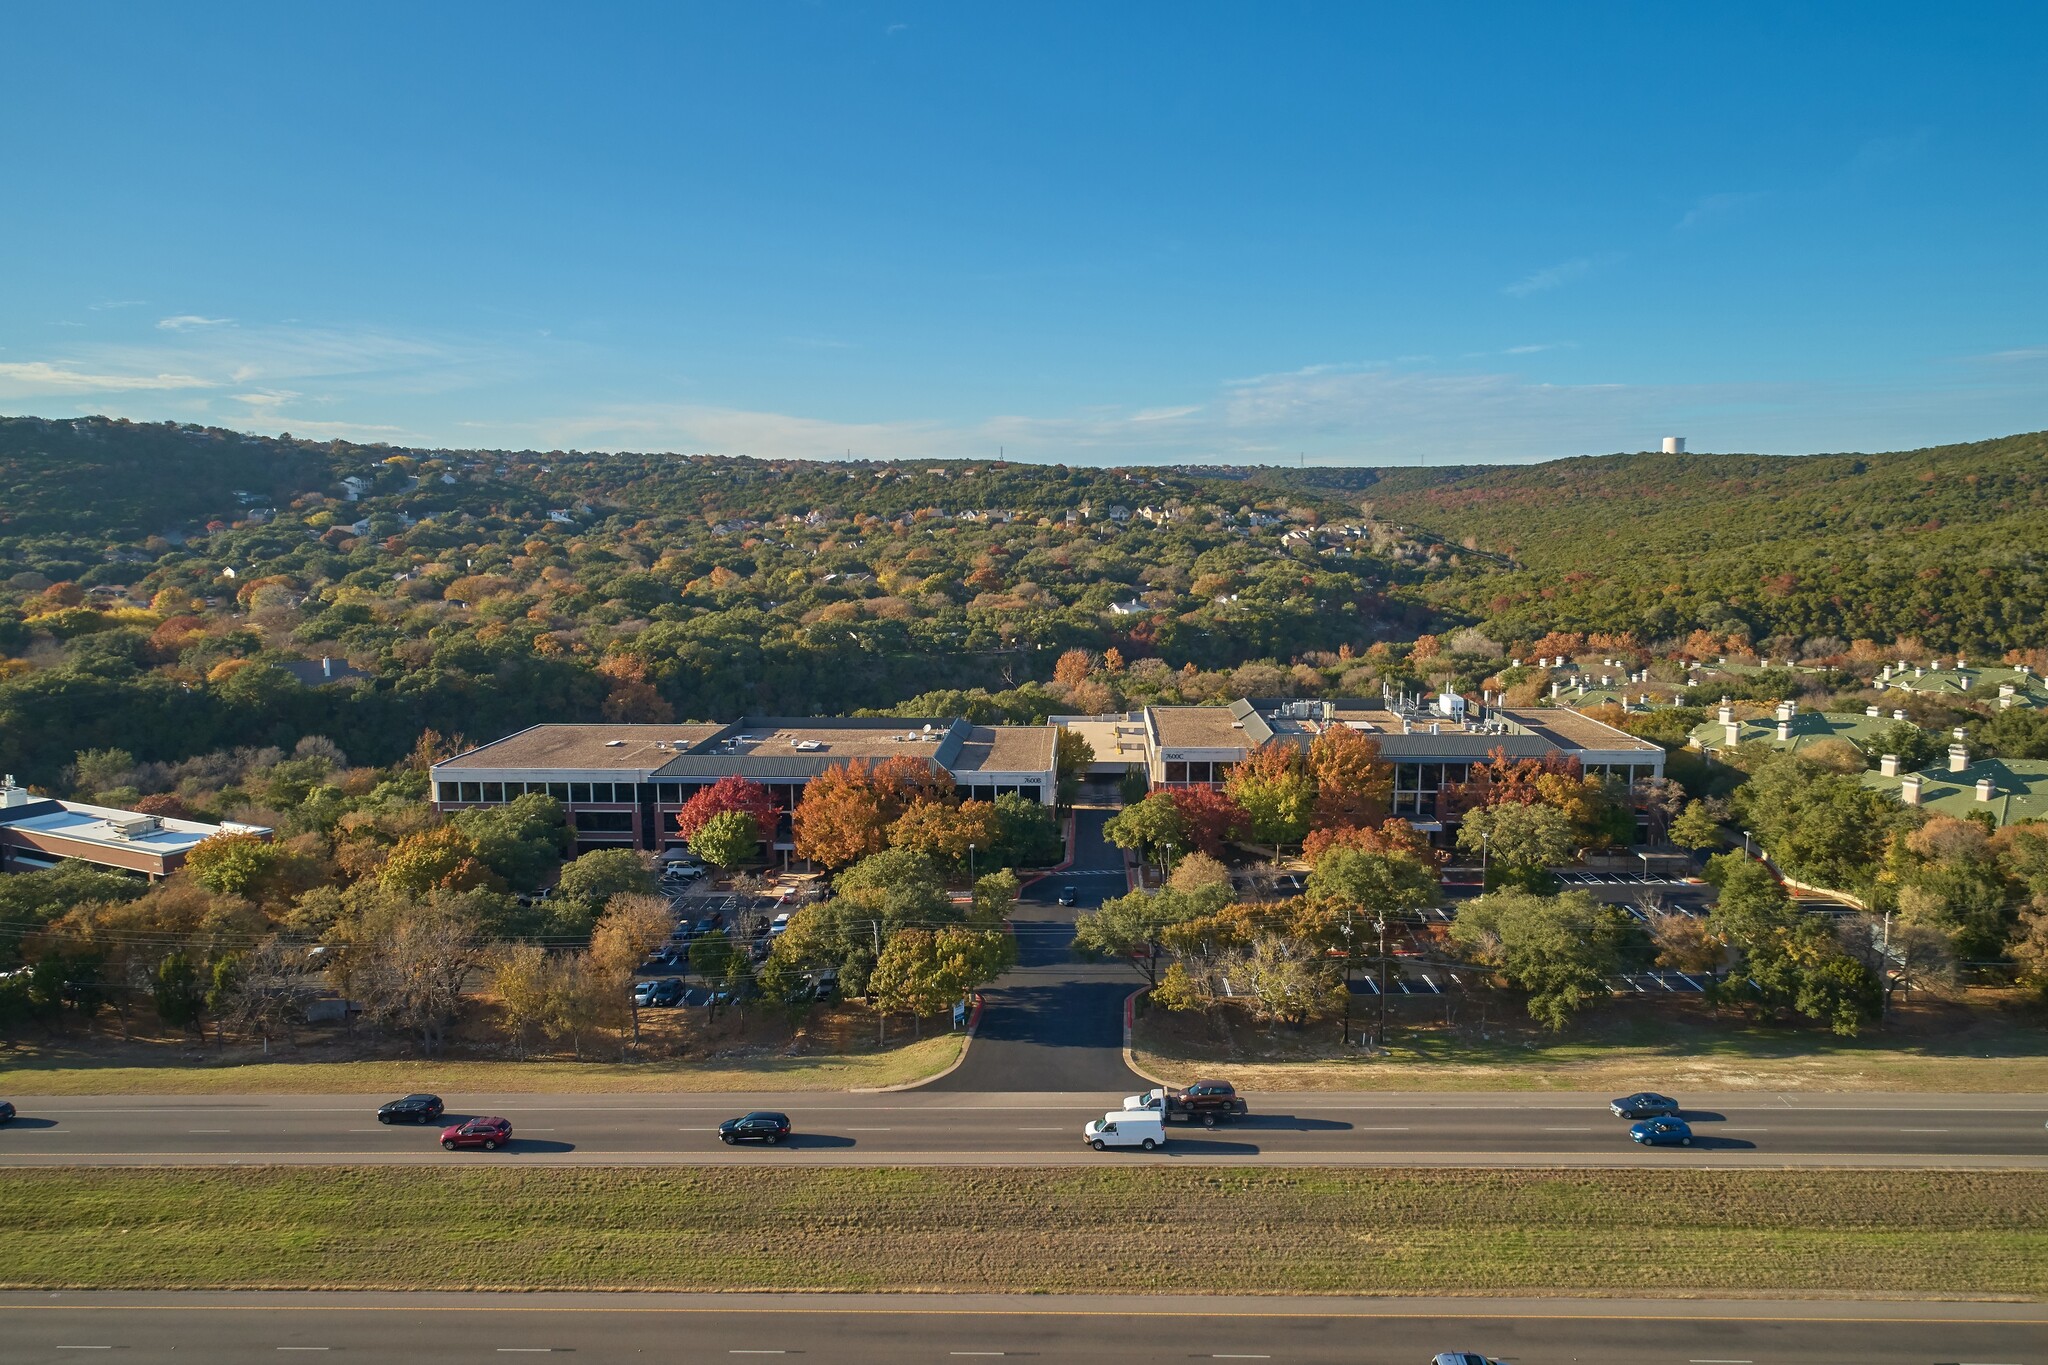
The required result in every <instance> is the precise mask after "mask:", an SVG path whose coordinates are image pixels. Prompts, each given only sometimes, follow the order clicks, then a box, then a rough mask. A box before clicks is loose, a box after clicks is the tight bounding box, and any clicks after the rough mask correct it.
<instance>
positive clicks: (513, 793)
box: [437, 764, 1226, 828]
mask: <svg viewBox="0 0 2048 1365" xmlns="http://www.w3.org/2000/svg"><path fill="white" fill-rule="evenodd" d="M1217 766H1218V767H1223V766H1226V765H1224V764H1218V765H1217ZM706 785H708V784H706V783H698V782H642V783H639V784H637V785H636V784H634V783H631V782H443V783H441V784H440V785H439V796H438V797H437V799H438V800H440V801H442V802H443V803H445V804H447V805H462V806H494V805H498V804H500V803H502V802H506V801H517V800H518V799H519V798H520V797H521V796H523V795H525V794H526V793H527V792H539V793H542V794H543V795H547V796H552V797H554V798H555V800H557V801H562V802H566V803H567V804H569V805H572V806H585V805H597V806H604V805H619V806H630V805H633V804H635V803H637V802H639V801H642V800H645V799H649V798H650V797H651V798H652V799H654V800H658V801H659V802H660V803H661V804H662V805H664V806H679V805H681V804H682V803H683V802H685V801H687V800H689V799H690V798H691V797H692V796H694V795H695V794H696V793H697V791H698V790H699V789H700V788H701V787H703V786H706ZM768 790H769V793H770V794H771V795H773V796H774V797H775V799H776V801H777V802H778V803H779V804H780V805H781V807H782V809H784V810H789V809H790V808H792V807H794V806H795V805H796V803H797V801H798V800H799V799H801V798H802V796H803V790H804V789H803V787H802V786H801V785H799V784H794V783H790V784H776V785H773V786H770V787H769V789H768ZM955 790H956V791H957V792H958V793H959V796H960V799H961V800H962V801H993V800H995V799H996V798H997V797H998V796H1009V795H1013V794H1015V795H1022V796H1023V797H1025V798H1026V799H1028V800H1031V801H1041V802H1042V801H1043V800H1044V799H1045V795H1044V788H1043V787H1042V786H1041V785H1040V784H1038V783H1036V782H1026V783H1022V784H1020V785H1004V786H993V785H981V786H963V787H958V788H955ZM579 828H594V827H593V826H579Z"/></svg>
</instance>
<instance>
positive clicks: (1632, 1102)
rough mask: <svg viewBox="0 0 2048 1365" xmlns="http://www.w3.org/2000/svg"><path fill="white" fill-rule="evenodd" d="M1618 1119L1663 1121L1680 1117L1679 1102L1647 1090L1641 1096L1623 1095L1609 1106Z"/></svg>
mask: <svg viewBox="0 0 2048 1365" xmlns="http://www.w3.org/2000/svg"><path fill="white" fill-rule="evenodd" d="M1607 1107H1608V1108H1609V1109H1612V1110H1613V1111H1614V1117H1616V1118H1618V1119H1662V1118H1675V1117H1677V1115H1678V1101H1677V1100H1674V1099H1672V1098H1671V1097H1670V1096H1669V1095H1659V1094H1657V1093H1656V1092H1655V1091H1651V1090H1645V1091H1642V1092H1640V1093H1639V1094H1634V1095H1623V1096H1622V1097H1621V1098H1620V1099H1618V1100H1616V1101H1614V1102H1613V1103H1612V1104H1610V1105H1608V1106H1607Z"/></svg>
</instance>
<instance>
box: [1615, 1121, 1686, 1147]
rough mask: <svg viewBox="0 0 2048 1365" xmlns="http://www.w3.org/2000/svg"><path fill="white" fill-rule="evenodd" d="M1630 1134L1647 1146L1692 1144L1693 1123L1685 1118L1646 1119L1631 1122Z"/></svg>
mask: <svg viewBox="0 0 2048 1365" xmlns="http://www.w3.org/2000/svg"><path fill="white" fill-rule="evenodd" d="M1628 1135H1629V1137H1630V1138H1631V1139H1632V1140H1633V1141H1635V1142H1639V1143H1641V1144H1642V1145H1643V1146H1645V1147H1690V1146H1692V1125H1690V1124H1688V1123H1687V1122H1686V1121H1685V1120H1684V1119H1644V1120H1643V1121H1642V1122H1641V1123H1632V1124H1630V1125H1629V1129H1628Z"/></svg>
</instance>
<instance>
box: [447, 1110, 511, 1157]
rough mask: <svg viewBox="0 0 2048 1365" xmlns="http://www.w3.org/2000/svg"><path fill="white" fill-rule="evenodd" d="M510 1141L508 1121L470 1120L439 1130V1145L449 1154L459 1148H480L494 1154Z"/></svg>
mask: <svg viewBox="0 0 2048 1365" xmlns="http://www.w3.org/2000/svg"><path fill="white" fill-rule="evenodd" d="M511 1140H512V1120H510V1119H497V1118H482V1119H471V1120H469V1121H468V1122H467V1123H457V1124H453V1125H451V1126H450V1127H447V1128H443V1129H442V1130H441V1145H442V1146H443V1147H446V1148H447V1149H448V1150H449V1151H451V1152H452V1151H454V1150H456V1149H457V1148H459V1147H481V1148H483V1149H484V1150H485V1151H487V1152H495V1151H497V1150H498V1149H499V1148H500V1147H503V1146H504V1145H505V1144H506V1143H508V1142H510V1141H511Z"/></svg>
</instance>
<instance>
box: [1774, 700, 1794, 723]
mask: <svg viewBox="0 0 2048 1365" xmlns="http://www.w3.org/2000/svg"><path fill="white" fill-rule="evenodd" d="M1798 714H1799V703H1798V702H1796V701H1793V700H1791V699H1790V698H1787V699H1786V700H1784V701H1781V702H1779V703H1778V719H1779V720H1790V719H1792V717H1794V716H1796V715H1798Z"/></svg>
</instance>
